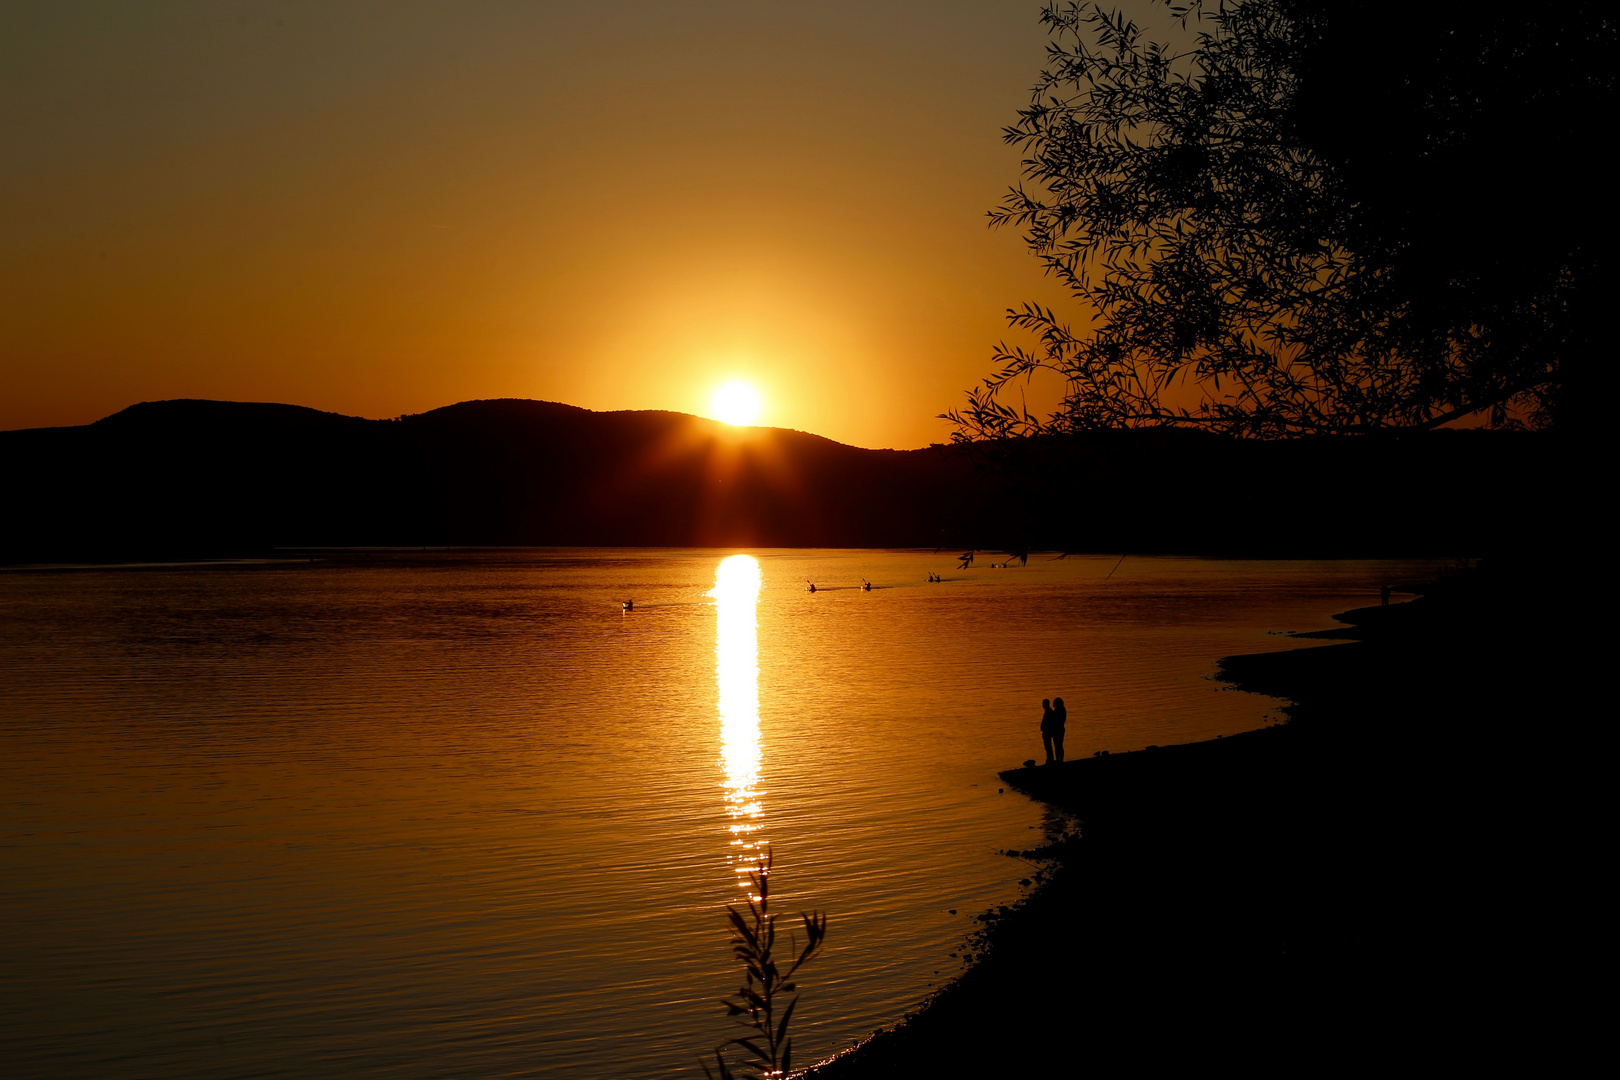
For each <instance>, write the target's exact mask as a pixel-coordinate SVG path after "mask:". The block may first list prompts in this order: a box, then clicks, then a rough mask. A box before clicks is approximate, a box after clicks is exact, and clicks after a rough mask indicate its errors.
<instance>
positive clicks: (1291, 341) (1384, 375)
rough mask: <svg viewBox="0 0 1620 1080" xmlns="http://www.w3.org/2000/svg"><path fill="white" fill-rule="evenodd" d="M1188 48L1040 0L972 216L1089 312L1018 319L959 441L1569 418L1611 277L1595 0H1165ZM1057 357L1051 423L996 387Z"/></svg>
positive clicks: (1607, 75) (1587, 372)
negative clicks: (1061, 393) (1036, 57)
mask: <svg viewBox="0 0 1620 1080" xmlns="http://www.w3.org/2000/svg"><path fill="white" fill-rule="evenodd" d="M1165 6H1166V7H1167V9H1168V11H1169V13H1170V15H1171V16H1173V23H1172V25H1173V26H1176V27H1179V37H1180V38H1181V39H1182V41H1183V42H1184V47H1173V46H1171V45H1169V44H1165V43H1162V42H1158V41H1154V40H1151V39H1150V38H1149V37H1148V36H1147V35H1146V34H1145V33H1144V32H1143V31H1142V29H1141V28H1140V27H1138V26H1137V25H1135V24H1134V23H1133V22H1131V21H1130V20H1128V19H1126V18H1125V17H1124V16H1123V15H1119V14H1113V13H1110V12H1108V11H1107V10H1105V9H1104V8H1103V7H1101V6H1099V5H1097V4H1092V3H1073V2H1070V3H1061V4H1059V3H1053V4H1050V5H1048V7H1047V8H1046V9H1045V11H1044V13H1043V15H1042V22H1043V23H1044V24H1045V26H1046V27H1047V28H1048V30H1049V32H1050V33H1051V35H1052V37H1053V41H1052V43H1051V44H1050V45H1049V46H1048V60H1049V63H1048V66H1047V67H1046V69H1045V70H1044V71H1043V72H1042V73H1041V76H1040V79H1039V81H1038V84H1037V85H1036V87H1035V90H1034V93H1033V98H1032V100H1031V102H1030V104H1029V106H1028V107H1027V108H1025V109H1023V110H1021V111H1020V113H1019V120H1018V123H1017V124H1015V125H1013V126H1012V127H1009V128H1008V129H1007V130H1006V136H1005V137H1006V140H1007V141H1008V142H1009V143H1013V144H1015V145H1018V146H1020V147H1022V148H1023V149H1024V150H1025V152H1026V154H1027V157H1026V159H1025V161H1024V163H1023V172H1024V177H1025V180H1024V183H1023V184H1021V185H1019V186H1017V187H1015V188H1013V189H1012V190H1011V191H1010V192H1009V194H1008V196H1007V198H1006V199H1005V200H1004V202H1003V204H1002V206H1001V208H1000V209H998V210H995V211H993V212H992V214H991V217H992V220H993V222H994V223H995V224H997V225H1013V226H1017V227H1019V228H1021V229H1023V230H1024V231H1025V233H1026V235H1027V238H1028V243H1029V245H1030V247H1031V249H1032V250H1033V251H1034V252H1035V253H1036V254H1037V255H1038V256H1039V258H1040V259H1041V260H1042V261H1043V262H1044V263H1045V265H1046V269H1047V271H1048V272H1049V273H1051V274H1053V275H1055V276H1056V277H1057V278H1058V279H1059V280H1060V281H1061V282H1062V283H1063V284H1064V285H1065V286H1067V288H1068V289H1069V291H1070V292H1071V293H1072V294H1073V295H1074V296H1075V297H1076V298H1077V299H1079V300H1080V301H1081V302H1082V307H1083V308H1084V309H1086V310H1085V311H1084V314H1085V316H1087V317H1088V318H1089V320H1090V325H1089V326H1087V325H1083V324H1082V325H1079V326H1078V327H1077V326H1076V325H1073V324H1071V323H1069V322H1067V321H1065V320H1064V319H1063V318H1062V317H1060V316H1059V315H1058V314H1057V313H1056V312H1054V311H1052V310H1049V309H1047V308H1044V307H1041V306H1039V305H1034V304H1026V305H1025V306H1023V307H1022V308H1020V309H1017V310H1010V311H1009V312H1008V316H1009V321H1010V322H1011V324H1012V325H1013V326H1015V327H1017V328H1020V329H1022V330H1026V331H1029V332H1031V334H1032V335H1033V337H1034V339H1035V340H1034V343H1033V344H1032V345H1030V346H1029V347H1025V346H1020V345H1008V344H1005V343H1003V344H1002V345H1001V346H999V347H998V349H997V352H996V361H997V363H998V364H999V365H1000V370H999V371H998V372H997V373H996V374H995V375H993V376H992V377H991V378H989V379H987V380H986V381H985V385H984V387H983V388H981V389H978V390H974V391H972V392H970V395H969V402H968V405H967V406H966V407H965V408H963V409H961V410H953V411H952V412H950V413H948V414H946V415H947V418H949V419H952V420H954V421H956V423H957V425H958V438H961V439H974V438H985V437H991V438H996V437H1006V436H1012V435H1024V434H1036V433H1042V432H1054V431H1057V432H1061V431H1076V430H1085V429H1092V428H1103V427H1130V426H1143V425H1180V426H1196V427H1203V428H1206V429H1210V430H1218V431H1225V432H1228V433H1233V434H1241V435H1255V436H1279V435H1291V434H1304V433H1312V432H1366V431H1372V430H1387V429H1423V428H1433V427H1437V426H1439V425H1441V424H1444V423H1446V422H1448V421H1451V420H1455V419H1458V418H1461V417H1463V416H1467V415H1470V414H1477V413H1481V412H1483V413H1485V414H1486V415H1487V416H1488V418H1489V420H1490V422H1491V423H1492V424H1494V425H1497V426H1515V425H1518V424H1520V423H1523V424H1527V425H1528V426H1534V427H1540V426H1546V425H1548V424H1549V423H1553V422H1555V421H1556V422H1558V423H1560V424H1565V423H1569V422H1571V421H1573V420H1574V419H1575V417H1574V413H1575V412H1576V411H1578V410H1579V409H1581V408H1583V407H1587V406H1590V405H1591V403H1592V402H1593V401H1594V399H1595V398H1596V397H1597V396H1598V395H1595V394H1594V393H1593V388H1592V383H1593V381H1594V379H1595V377H1596V374H1597V360H1596V358H1595V356H1594V353H1595V352H1596V351H1597V350H1599V349H1607V347H1608V346H1607V344H1606V341H1603V340H1602V339H1600V337H1599V334H1598V332H1597V329H1596V326H1597V321H1598V318H1599V311H1598V305H1600V304H1606V303H1607V297H1608V295H1609V289H1610V286H1611V284H1612V281H1613V274H1612V263H1613V250H1614V242H1613V241H1614V235H1613V224H1612V216H1613V215H1612V213H1611V212H1610V211H1608V210H1607V209H1606V206H1605V204H1606V203H1607V201H1608V188H1609V187H1610V186H1611V182H1610V180H1609V179H1608V177H1607V176H1606V174H1605V173H1604V172H1602V171H1601V167H1600V164H1599V155H1600V154H1601V153H1603V152H1604V150H1606V143H1607V140H1606V139H1603V138H1602V137H1601V133H1602V132H1603V131H1606V130H1609V129H1610V127H1611V125H1612V115H1613V112H1612V110H1613V108H1614V105H1615V92H1614V91H1615V79H1614V72H1615V67H1616V65H1615V61H1614V57H1615V48H1616V44H1617V35H1616V23H1615V18H1614V16H1613V15H1612V14H1611V13H1610V9H1609V8H1607V7H1605V6H1600V5H1597V4H1595V3H1579V2H1577V3H1572V4H1561V5H1540V6H1533V5H1528V4H1522V3H1521V4H1515V5H1512V6H1507V5H1499V4H1483V5H1480V4H1470V5H1443V6H1440V5H1437V6H1436V7H1437V10H1435V11H1433V12H1428V11H1418V12H1414V11H1410V10H1406V9H1401V10H1396V9H1391V8H1390V7H1389V6H1388V5H1386V4H1381V3H1380V4H1374V3H1370V2H1361V0H1341V2H1338V3H1334V4H1320V3H1317V2H1313V0H1238V2H1230V0H1192V2H1190V3H1181V2H1176V0H1166V3H1165ZM1040 370H1049V371H1053V372H1056V373H1057V374H1058V375H1060V376H1062V378H1063V379H1064V380H1065V383H1066V394H1065V397H1064V399H1063V402H1062V404H1061V406H1060V407H1059V408H1058V409H1057V410H1056V412H1055V413H1054V414H1053V415H1052V416H1050V417H1044V418H1043V417H1039V416H1036V415H1033V414H1031V413H1030V412H1028V411H1027V410H1026V409H1025V408H1023V407H1018V408H1014V407H1012V406H1010V405H1007V404H1005V403H1004V402H1002V401H1001V400H1000V399H999V397H998V393H999V392H1000V391H1001V390H1002V388H1003V387H1005V386H1007V385H1008V384H1009V383H1011V382H1012V381H1013V380H1015V379H1017V378H1019V377H1020V376H1029V375H1031V374H1033V373H1035V372H1036V371H1040Z"/></svg>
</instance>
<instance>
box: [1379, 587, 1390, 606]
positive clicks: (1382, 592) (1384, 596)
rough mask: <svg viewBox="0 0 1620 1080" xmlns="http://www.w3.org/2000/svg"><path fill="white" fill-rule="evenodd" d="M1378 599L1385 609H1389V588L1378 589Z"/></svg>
mask: <svg viewBox="0 0 1620 1080" xmlns="http://www.w3.org/2000/svg"><path fill="white" fill-rule="evenodd" d="M1378 599H1380V600H1382V601H1383V602H1384V606H1385V607H1389V586H1388V585H1385V586H1383V587H1382V588H1380V589H1379V590H1378Z"/></svg>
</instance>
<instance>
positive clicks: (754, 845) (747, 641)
mask: <svg viewBox="0 0 1620 1080" xmlns="http://www.w3.org/2000/svg"><path fill="white" fill-rule="evenodd" d="M759 589H760V572H759V562H758V560H756V559H754V558H753V557H752V556H749V555H732V556H730V557H729V558H727V559H724V560H722V561H721V563H720V565H719V567H718V568H716V570H715V573H714V589H713V590H712V591H711V592H710V593H709V595H710V596H712V597H714V607H715V616H716V618H717V620H718V633H717V634H716V637H715V647H714V656H715V668H714V670H715V681H716V683H717V684H718V685H719V690H720V767H721V770H722V771H723V772H724V774H725V779H724V780H723V781H722V787H723V789H724V791H725V803H726V814H727V816H729V817H730V819H731V820H730V823H729V824H728V826H727V828H728V829H729V830H730V832H731V851H732V854H731V861H732V864H733V866H734V867H735V868H736V870H737V876H738V880H739V882H742V881H743V880H744V878H743V875H744V874H745V873H746V872H747V871H748V870H749V869H750V868H751V867H752V866H753V865H754V861H755V858H756V854H757V852H758V851H759V850H760V849H761V848H762V847H763V845H764V843H765V838H764V837H763V836H761V835H760V834H759V831H760V829H761V827H762V826H763V824H764V822H763V820H762V819H763V818H764V815H765V810H764V807H763V806H762V805H761V803H760V797H761V796H762V795H764V792H762V791H760V790H759V762H760V748H759V630H758V621H757V618H756V612H755V609H756V608H757V606H758V603H759Z"/></svg>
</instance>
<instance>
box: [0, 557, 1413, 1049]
mask: <svg viewBox="0 0 1620 1080" xmlns="http://www.w3.org/2000/svg"><path fill="white" fill-rule="evenodd" d="M732 554H737V553H732V552H701V551H700V552H650V551H603V550H579V551H557V550H545V551H532V552H498V553H479V554H472V555H469V554H457V553H445V554H440V555H410V556H405V555H376V556H373V557H370V558H367V559H362V558H359V557H347V558H343V559H337V560H329V561H321V562H316V563H304V564H279V565H278V564H269V565H260V566H235V567H226V566H214V567H191V568H167V569H114V570H94V571H74V572H53V573H35V572H10V573H5V574H0V867H3V873H0V936H3V940H4V949H3V966H0V985H3V987H4V998H3V1003H0V1042H3V1044H4V1047H5V1049H4V1056H5V1058H6V1062H7V1067H6V1070H5V1071H6V1073H7V1075H10V1076H29V1077H34V1076H39V1077H45V1076H62V1077H69V1076H71V1077H113V1076H163V1077H252V1076H287V1077H292V1076H300V1077H308V1076H340V1075H341V1076H351V1075H360V1074H365V1075H375V1076H402V1077H403V1076H410V1077H416V1076H422V1077H426V1076H458V1077H480V1076H510V1075H547V1076H570V1077H604V1076H617V1077H649V1078H650V1077H665V1076H676V1075H701V1071H700V1070H699V1069H698V1067H697V1063H696V1062H697V1055H698V1054H700V1053H702V1052H704V1051H705V1050H706V1049H707V1048H708V1047H710V1046H712V1045H714V1044H715V1043H716V1042H718V1041H719V1040H720V1039H721V1038H723V1037H724V1036H725V1035H727V1034H728V1031H727V1028H726V1025H725V1022H724V1021H723V1019H722V1017H721V1015H720V1010H719V1008H718V1006H717V1004H716V1002H717V999H718V998H719V997H720V996H722V995H723V994H726V993H728V992H730V991H731V990H732V989H733V988H734V986H735V979H734V976H733V974H732V971H731V970H730V967H729V950H728V947H727V942H726V931H725V927H724V924H723V919H722V913H723V910H724V905H725V904H726V903H727V902H732V901H736V900H737V899H738V898H739V897H740V896H741V894H742V891H741V889H740V888H739V885H738V881H739V879H738V872H739V866H740V865H741V864H743V863H745V862H747V861H748V859H749V858H750V857H751V853H752V852H753V851H755V850H756V849H758V848H760V847H763V846H765V845H769V846H770V847H771V848H772V849H773V850H774V852H775V856H776V865H777V877H776V878H775V888H776V890H777V899H778V900H779V902H780V903H781V904H782V905H783V907H784V908H785V910H787V911H788V912H789V913H792V912H796V911H798V910H799V909H801V908H820V909H823V910H825V911H827V912H828V913H829V914H830V922H831V933H830V938H829V945H828V951H827V952H826V954H825V955H824V956H822V957H821V958H819V959H818V960H816V961H815V962H814V964H813V966H812V967H811V968H809V969H807V972H806V978H805V980H804V986H805V998H804V1001H803V1003H802V1004H801V1006H800V1013H801V1028H800V1033H799V1038H798V1041H799V1048H798V1056H799V1057H800V1059H801V1060H810V1059H812V1058H814V1057H816V1056H822V1055H826V1054H830V1053H832V1052H835V1051H837V1050H838V1049H840V1048H842V1047H844V1046H847V1045H848V1044H849V1043H851V1042H852V1041H854V1040H856V1039H858V1038H860V1037H861V1036H863V1035H864V1034H866V1033H868V1032H870V1031H871V1030H872V1029H873V1028H875V1027H877V1026H879V1025H881V1024H885V1023H888V1022H890V1021H892V1020H894V1019H895V1018H897V1017H898V1016H899V1015H900V1014H901V1013H903V1012H905V1011H906V1010H907V1009H909V1008H910V1007H912V1006H913V1005H914V1004H915V1003H916V1002H917V1001H919V1000H920V999H921V998H923V997H924V996H925V995H926V994H927V993H928V992H929V991H930V989H931V988H932V987H934V986H936V985H937V984H939V983H940V982H943V981H944V980H945V979H947V978H948V977H949V976H950V975H951V974H952V973H953V972H954V971H955V970H956V968H955V964H956V961H953V960H951V959H950V957H949V955H948V954H949V953H950V952H952V951H954V950H955V948H956V945H957V944H958V943H959V942H960V940H961V937H962V935H963V934H964V933H965V932H966V931H967V929H968V925H969V924H968V916H969V915H970V914H972V913H974V912H977V911H980V910H983V909H984V908H986V907H989V906H991V905H993V904H997V903H1004V902H1007V901H1009V900H1011V899H1012V898H1014V897H1015V896H1016V895H1017V894H1018V892H1019V886H1018V884H1017V882H1018V879H1019V878H1020V877H1023V876H1025V875H1026V874H1027V873H1028V867H1027V866H1026V865H1025V864H1023V863H1021V862H1018V861H1016V860H1012V859H1008V858H1006V857H1004V856H1000V855H997V854H996V851H997V850H998V849H1001V848H1005V847H1008V846H1017V845H1020V844H1023V845H1025V846H1027V845H1028V843H1029V838H1030V833H1029V831H1028V830H1030V829H1032V828H1037V827H1038V826H1039V824H1040V822H1041V814H1040V810H1039V808H1038V807H1036V806H1034V805H1032V804H1031V803H1029V802H1028V801H1026V800H1025V799H1023V798H1022V797H1020V796H1017V795H1015V794H1011V793H1008V794H1000V793H998V790H997V780H996V772H997V771H998V770H1000V769H1004V768H1008V767H1010V766H1014V765H1016V764H1017V763H1018V762H1020V761H1022V760H1023V759H1024V758H1026V757H1033V756H1037V755H1038V752H1039V735H1038V732H1037V727H1038V724H1039V720H1040V699H1041V698H1042V697H1050V696H1053V695H1062V696H1063V697H1064V698H1065V700H1066V702H1067V704H1068V710H1069V736H1068V751H1069V756H1070V757H1079V756H1088V755H1090V754H1091V753H1092V752H1093V751H1094V750H1099V749H1110V750H1116V751H1118V750H1127V749H1134V748H1139V747H1141V746H1143V745H1145V744H1148V743H1171V742H1181V741H1186V740H1189V739H1198V738H1207V737H1213V736H1215V735H1220V734H1225V733H1230V732H1236V731H1240V730H1244V729H1247V728H1251V727H1255V726H1257V725H1258V724H1260V723H1261V722H1262V720H1263V718H1264V717H1265V716H1266V715H1267V713H1268V711H1270V710H1272V709H1274V707H1275V704H1276V703H1275V702H1271V701H1268V700H1266V699H1263V698H1258V697H1255V696H1252V695H1248V694H1243V693H1236V692H1220V690H1221V686H1220V684H1218V683H1214V682H1211V681H1210V680H1209V679H1208V678H1207V676H1209V675H1210V674H1211V673H1212V672H1213V671H1214V669H1215V661H1216V659H1217V658H1218V657H1220V656H1222V655H1226V654H1231V653H1236V652H1254V651H1264V650H1267V649H1272V648H1280V647H1284V646H1286V645H1287V644H1289V642H1287V641H1286V640H1285V639H1280V638H1278V637H1276V636H1272V635H1273V633H1274V632H1276V631H1287V630H1303V629H1312V628H1318V627H1322V626H1325V625H1328V624H1329V619H1328V616H1329V615H1330V614H1331V613H1332V612H1334V611H1338V610H1342V609H1344V608H1347V607H1351V606H1357V605H1361V604H1365V603H1368V602H1373V601H1375V599H1376V591H1377V587H1378V585H1379V584H1380V583H1382V582H1385V581H1395V580H1400V579H1401V578H1403V577H1405V576H1408V575H1410V574H1411V573H1413V572H1415V571H1414V569H1413V568H1411V567H1405V566H1399V565H1395V564H1389V563H1343V562H1341V563H1301V562H1270V563H1254V562H1218V561H1208V560H1192V559H1138V558H1129V559H1126V560H1125V561H1124V562H1123V563H1116V560H1115V559H1112V558H1108V559H1099V558H1071V559H1067V560H1063V561H1050V562H1048V561H1035V562H1031V563H1030V565H1029V566H1028V567H1026V568H1020V567H1018V566H1016V564H1015V565H1014V566H1013V567H1012V568H1008V569H992V568H989V567H976V568H974V569H972V570H967V571H959V570H956V569H955V568H954V561H953V560H950V559H947V558H946V557H944V556H942V555H934V554H929V553H911V552H849V551H837V552H814V551H760V552H751V553H745V554H746V556H747V557H745V558H743V559H734V560H732V561H730V562H724V560H726V558H727V556H729V555H732ZM930 571H936V572H939V573H941V574H942V575H943V576H944V577H945V579H946V580H945V581H943V582H941V583H939V584H928V583H925V579H926V576H927V574H928V573H929V572H930ZM863 579H865V580H869V581H870V582H871V583H872V585H873V588H872V589H871V591H863V590H861V589H860V588H859V585H860V583H861V581H862V580H863ZM807 580H813V581H815V582H816V584H817V585H818V591H816V592H815V593H813V594H811V593H808V592H806V591H805V583H806V581H807ZM626 598H633V599H634V610H633V611H630V612H624V611H622V610H621V607H620V605H621V601H622V600H624V599H626ZM951 908H955V909H957V912H958V913H957V914H956V915H951V914H949V909H951Z"/></svg>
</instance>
